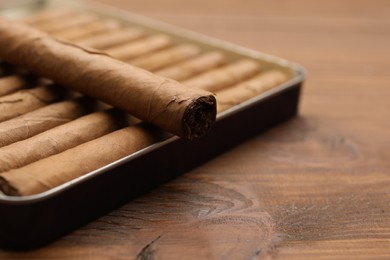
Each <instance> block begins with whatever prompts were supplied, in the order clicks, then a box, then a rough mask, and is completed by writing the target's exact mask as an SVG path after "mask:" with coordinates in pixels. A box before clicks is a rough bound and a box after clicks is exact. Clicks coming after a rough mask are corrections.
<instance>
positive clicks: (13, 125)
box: [0, 97, 98, 147]
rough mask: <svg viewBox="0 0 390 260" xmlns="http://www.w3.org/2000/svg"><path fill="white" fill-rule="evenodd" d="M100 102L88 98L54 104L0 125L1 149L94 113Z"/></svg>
mask: <svg viewBox="0 0 390 260" xmlns="http://www.w3.org/2000/svg"><path fill="white" fill-rule="evenodd" d="M96 106H98V102H96V101H94V100H91V99H88V98H86V97H82V98H76V99H71V100H66V101H61V102H58V103H54V104H51V105H48V106H45V107H42V108H39V109H37V110H34V111H32V112H29V113H27V114H24V115H21V116H18V117H16V118H13V119H10V120H7V121H4V122H1V123H0V147H2V146H6V145H9V144H12V143H15V142H18V141H21V140H24V139H27V138H29V137H31V136H34V135H36V134H39V133H42V132H43V131H46V130H48V129H51V128H53V127H55V126H58V125H61V124H64V123H67V122H69V121H71V120H73V119H76V118H78V117H80V116H83V115H86V114H88V113H91V112H93V111H94V110H95V109H96Z"/></svg>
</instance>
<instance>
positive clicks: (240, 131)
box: [0, 1, 305, 249]
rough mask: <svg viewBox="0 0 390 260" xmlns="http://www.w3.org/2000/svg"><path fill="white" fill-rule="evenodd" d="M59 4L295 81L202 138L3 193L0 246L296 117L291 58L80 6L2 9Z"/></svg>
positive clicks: (297, 76) (66, 226)
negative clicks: (25, 191)
mask: <svg viewBox="0 0 390 260" xmlns="http://www.w3.org/2000/svg"><path fill="white" fill-rule="evenodd" d="M60 5H72V6H75V7H76V8H80V9H82V10H88V11H92V12H95V13H97V14H100V15H102V16H106V17H113V18H116V19H119V20H121V21H122V22H124V23H128V24H136V25H139V26H141V27H143V28H146V29H147V30H150V31H152V32H163V33H166V34H169V35H170V36H172V37H174V38H175V40H177V41H179V42H192V43H196V44H197V45H200V46H202V48H205V49H220V50H223V51H224V52H225V53H227V55H228V57H229V59H231V60H236V59H239V58H243V57H249V58H251V59H254V60H256V61H258V62H259V63H261V64H262V65H263V66H265V67H266V68H277V69H280V70H282V71H284V72H285V73H287V74H288V75H290V80H289V81H288V82H286V83H284V84H282V85H280V86H277V87H275V88H273V89H271V90H269V91H267V92H265V93H263V94H261V95H259V96H257V97H254V98H252V99H250V100H248V101H246V102H244V103H242V104H240V105H238V106H236V107H233V108H231V109H229V110H227V111H225V112H223V113H221V114H219V115H218V118H217V122H216V124H215V125H214V127H213V129H212V130H211V131H210V132H209V133H208V134H207V135H206V136H205V137H203V138H201V139H199V140H196V141H192V142H191V141H187V140H184V139H180V138H178V137H171V138H169V139H168V140H165V141H162V142H159V143H156V144H153V145H151V146H149V147H147V148H145V149H143V150H141V151H138V152H136V153H134V154H130V155H129V156H127V157H125V158H122V159H120V160H118V161H116V162H114V163H111V164H109V165H106V166H105V167H102V168H100V169H98V170H95V171H93V172H90V173H88V174H86V175H84V176H82V177H79V178H77V179H74V180H72V181H70V182H68V183H65V184H63V185H61V186H59V187H56V188H54V189H52V190H49V191H47V192H44V193H40V194H37V195H33V196H25V197H11V196H5V195H0V246H1V247H5V248H13V249H26V248H34V247H37V246H40V245H43V244H45V243H48V242H50V241H52V240H53V239H55V238H58V237H60V236H61V235H64V234H66V233H68V232H69V231H71V230H72V229H75V228H77V227H80V226H82V225H84V224H86V223H88V222H89V221H92V220H94V219H96V218H97V217H99V216H101V215H103V214H106V213H107V212H109V211H110V210H112V209H115V208H116V207H118V206H120V205H122V204H124V203H126V202H128V201H129V200H130V199H132V198H135V197H137V196H139V195H141V194H143V193H145V192H147V191H149V190H150V189H153V188H154V187H156V186H158V185H160V184H162V183H164V182H166V181H168V180H170V179H172V178H174V177H176V176H178V175H179V174H182V173H184V172H186V171H188V170H190V169H192V168H194V167H196V166H198V165H200V164H202V163H204V162H206V161H207V160H210V159H211V158H213V157H215V156H217V155H218V154H220V153H222V152H224V151H226V150H227V149H229V148H231V147H233V146H235V145H237V144H238V143H240V142H242V141H244V140H245V139H247V138H250V137H252V136H254V135H256V134H258V133H260V132H261V131H263V130H265V129H267V128H269V127H271V126H273V125H275V124H277V123H279V122H281V121H284V120H286V119H288V118H290V117H292V116H294V115H296V114H297V108H298V103H299V95H300V90H301V84H302V82H303V80H304V78H305V73H304V70H303V69H302V68H301V67H300V66H299V65H297V64H294V63H291V62H288V61H286V60H283V59H279V58H276V57H272V56H269V55H266V54H262V53H259V52H256V51H252V50H248V49H245V48H242V47H238V46H235V45H232V44H228V43H226V42H223V41H219V40H215V39H211V38H208V37H205V36H202V35H198V34H195V33H192V32H188V31H185V30H182V29H178V28H176V27H173V26H169V25H166V24H163V23H160V22H156V21H152V20H150V19H147V18H145V17H141V16H138V15H135V14H132V13H129V12H123V11H120V10H115V9H114V8H110V7H107V6H102V5H96V4H91V3H86V2H80V1H23V3H22V4H20V3H19V1H17V2H13V4H12V5H10V6H7V8H3V9H0V14H1V15H10V16H16V15H23V14H28V13H32V12H35V11H38V10H41V9H43V8H51V7H53V6H57V7H58V6H60Z"/></svg>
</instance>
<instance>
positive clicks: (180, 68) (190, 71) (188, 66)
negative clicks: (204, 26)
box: [155, 51, 227, 81]
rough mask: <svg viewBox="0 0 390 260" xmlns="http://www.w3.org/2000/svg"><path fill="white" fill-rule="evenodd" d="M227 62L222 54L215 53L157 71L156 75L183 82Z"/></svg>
mask: <svg viewBox="0 0 390 260" xmlns="http://www.w3.org/2000/svg"><path fill="white" fill-rule="evenodd" d="M226 62H227V60H226V57H225V55H223V53H222V52H218V51H214V52H209V53H205V54H202V55H199V56H196V57H194V58H191V59H188V60H185V61H182V62H179V63H177V64H173V65H171V66H169V67H166V68H163V69H161V70H158V71H155V73H156V74H157V75H159V76H162V77H166V78H170V79H174V80H179V81H182V80H186V79H189V78H191V77H193V76H196V75H198V74H200V73H202V72H205V71H208V70H210V69H213V68H216V67H219V66H221V65H224V64H226Z"/></svg>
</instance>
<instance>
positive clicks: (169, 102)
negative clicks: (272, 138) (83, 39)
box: [0, 18, 216, 140]
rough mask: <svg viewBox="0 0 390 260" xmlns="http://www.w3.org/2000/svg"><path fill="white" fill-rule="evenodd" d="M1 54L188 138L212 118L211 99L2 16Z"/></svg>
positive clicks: (198, 133)
mask: <svg viewBox="0 0 390 260" xmlns="http://www.w3.org/2000/svg"><path fill="white" fill-rule="evenodd" d="M0 46H2V47H3V48H1V49H0V58H2V59H4V60H6V61H8V62H10V63H14V64H17V65H19V66H21V67H23V68H26V69H28V70H30V71H32V72H34V73H36V74H38V75H40V76H44V77H47V78H49V79H52V80H54V81H55V82H57V83H59V84H61V85H63V86H66V87H69V88H72V89H74V90H76V91H79V92H81V93H84V94H86V95H88V96H92V97H95V98H97V99H100V100H102V101H104V102H106V103H108V104H111V105H113V106H115V107H118V108H120V109H123V110H125V111H126V112H128V113H130V114H131V115H134V116H136V117H138V118H140V119H142V120H144V121H146V122H150V123H152V124H155V125H157V126H159V127H161V128H162V129H164V130H166V131H168V132H171V133H173V134H176V135H179V136H181V137H186V138H188V139H190V140H192V139H195V138H198V137H200V136H202V135H204V134H205V133H206V132H207V131H208V130H209V129H210V127H211V125H212V124H213V123H214V121H215V117H216V100H215V97H214V96H213V95H212V94H211V93H209V92H207V91H203V90H200V89H195V88H189V87H183V85H181V84H180V83H178V82H176V81H173V80H169V79H166V78H162V77H160V76H157V75H155V74H152V73H150V72H148V71H145V70H142V69H140V68H137V67H134V66H131V65H129V64H126V63H123V62H120V61H118V60H115V59H113V58H111V57H109V56H107V55H106V54H104V53H99V52H96V51H91V50H86V49H84V48H81V47H79V46H76V45H73V44H70V43H66V42H62V41H59V40H56V39H54V38H52V37H51V36H49V35H47V34H45V33H43V32H41V31H39V30H36V29H34V28H31V27H29V26H26V25H24V24H22V23H18V22H14V21H9V20H6V19H3V18H0Z"/></svg>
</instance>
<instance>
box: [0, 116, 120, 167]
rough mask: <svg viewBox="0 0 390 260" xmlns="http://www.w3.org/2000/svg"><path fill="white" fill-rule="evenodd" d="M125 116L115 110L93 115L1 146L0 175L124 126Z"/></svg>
mask: <svg viewBox="0 0 390 260" xmlns="http://www.w3.org/2000/svg"><path fill="white" fill-rule="evenodd" d="M126 117H127V115H126V114H125V113H123V112H121V111H119V110H116V109H109V110H106V111H100V112H95V113H92V114H89V115H86V116H83V117H80V118H78V119H75V120H73V121H70V122H69V123H65V124H63V125H60V126H57V127H54V128H52V129H50V130H47V131H45V132H43V133H41V134H38V135H35V136H33V137H30V138H28V139H26V140H23V141H20V142H16V143H13V144H10V145H7V146H4V147H1V148H0V172H4V171H8V170H10V169H14V168H19V167H22V166H24V165H27V164H29V163H32V162H35V161H38V160H40V159H43V158H45V157H49V156H51V155H54V154H57V153H60V152H63V151H65V150H67V149H69V148H72V147H75V146H77V145H79V144H82V143H85V142H88V141H90V140H93V139H96V138H98V137H100V136H103V135H105V134H108V133H110V132H112V131H115V130H117V129H119V128H122V127H125V126H127V121H126ZM94 152H95V151H94ZM94 152H93V153H94ZM54 168H56V166H54V167H53V169H54Z"/></svg>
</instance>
